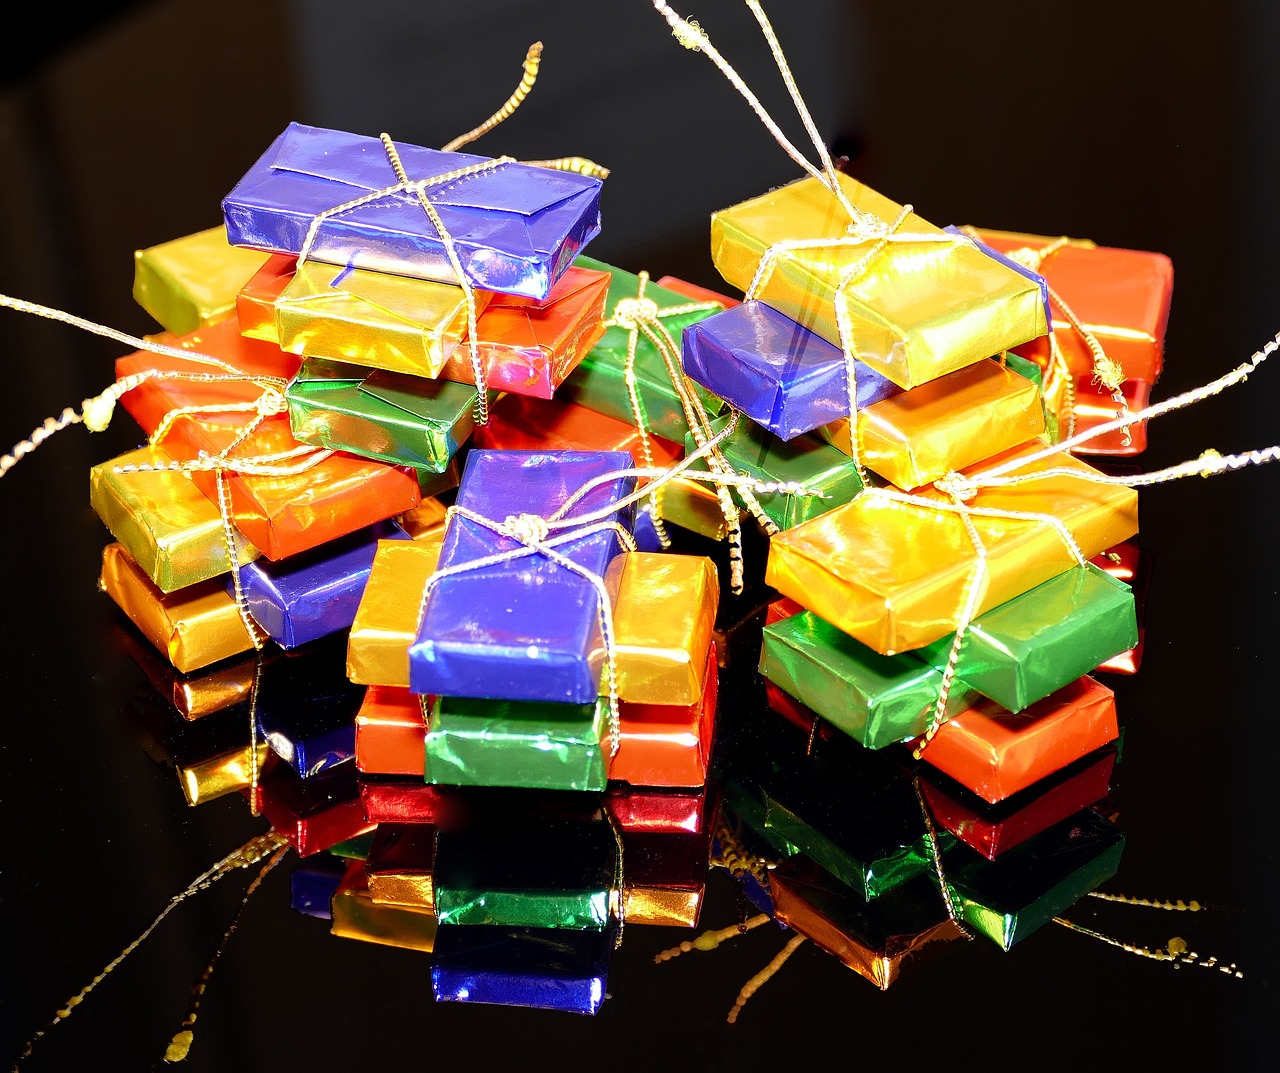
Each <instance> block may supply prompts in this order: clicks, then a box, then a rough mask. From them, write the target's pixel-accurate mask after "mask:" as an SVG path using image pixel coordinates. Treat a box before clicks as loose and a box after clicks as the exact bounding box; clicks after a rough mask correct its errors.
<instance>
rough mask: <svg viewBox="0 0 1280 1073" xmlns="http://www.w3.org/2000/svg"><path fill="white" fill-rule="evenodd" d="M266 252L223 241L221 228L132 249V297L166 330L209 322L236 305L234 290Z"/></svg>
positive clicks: (195, 327)
mask: <svg viewBox="0 0 1280 1073" xmlns="http://www.w3.org/2000/svg"><path fill="white" fill-rule="evenodd" d="M266 259H267V255H266V254H264V253H259V252H258V251H257V250H242V249H238V248H237V247H235V246H232V245H230V244H229V243H228V242H227V232H226V229H225V228H223V227H221V226H219V227H211V228H209V229H208V230H207V231H197V232H196V233H195V234H193V235H186V236H184V237H182V238H176V239H174V240H173V241H171V242H162V243H160V245H158V246H149V247H148V248H147V249H145V250H135V251H134V254H133V298H134V301H136V302H137V303H138V305H140V306H142V308H143V309H145V310H146V311H147V312H148V313H150V314H151V315H152V316H153V317H155V319H156V320H157V321H159V323H160V324H161V325H163V327H164V329H165V331H170V332H176V333H178V334H179V335H183V334H185V333H186V332H194V331H197V330H198V329H200V328H203V327H204V326H205V325H206V324H212V323H213V322H214V321H216V320H221V319H222V318H223V317H225V316H227V315H228V314H230V313H231V312H232V311H233V310H234V309H235V307H236V294H237V292H239V290H240V288H241V287H243V286H244V284H245V282H246V281H247V280H248V279H249V278H250V277H251V276H253V274H254V273H255V272H257V271H258V269H260V268H261V267H262V264H263V262H264V261H266Z"/></svg>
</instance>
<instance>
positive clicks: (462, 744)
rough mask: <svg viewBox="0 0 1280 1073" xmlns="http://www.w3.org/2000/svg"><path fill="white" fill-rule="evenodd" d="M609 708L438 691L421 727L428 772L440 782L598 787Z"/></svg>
mask: <svg viewBox="0 0 1280 1073" xmlns="http://www.w3.org/2000/svg"><path fill="white" fill-rule="evenodd" d="M608 736H609V709H608V703H607V702H606V701H605V699H604V698H600V699H599V700H597V701H595V702H593V703H591V704H557V703H552V702H549V701H505V700H472V699H469V698H464V697H437V698H436V699H435V701H434V703H433V704H432V706H431V721H430V723H429V724H428V727H427V741H426V778H427V781H428V782H429V783H432V784H435V785H445V786H510V787H524V788H528V789H538V790H575V791H601V790H603V789H604V787H605V782H606V781H607V779H608V774H607V767H608V763H607V760H606V758H605V748H606V746H605V741H606V739H607V738H608Z"/></svg>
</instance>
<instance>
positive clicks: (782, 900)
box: [769, 858, 964, 991]
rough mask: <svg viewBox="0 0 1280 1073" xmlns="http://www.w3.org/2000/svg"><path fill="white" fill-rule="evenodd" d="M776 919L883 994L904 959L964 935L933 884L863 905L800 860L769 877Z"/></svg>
mask: <svg viewBox="0 0 1280 1073" xmlns="http://www.w3.org/2000/svg"><path fill="white" fill-rule="evenodd" d="M769 887H770V889H771V890H772V892H773V896H774V898H775V900H776V910H775V912H776V918H777V920H778V921H779V922H780V923H782V924H785V925H786V926H787V927H788V928H790V929H791V930H792V931H794V932H795V933H796V934H797V935H803V936H805V937H806V938H808V939H809V940H811V941H812V942H814V943H816V944H817V945H818V946H819V947H821V948H822V949H823V950H825V951H827V953H829V954H831V955H832V956H833V957H835V958H837V959H838V960H839V961H840V962H841V964H843V965H846V966H847V967H848V968H851V969H853V971H854V972H856V973H857V974H858V975H859V976H862V977H864V978H865V979H867V980H869V981H870V982H871V983H873V984H875V985H876V987H878V988H879V989H880V990H881V991H885V990H887V989H888V988H889V986H890V985H891V984H892V983H893V982H894V981H895V980H896V979H898V977H899V976H900V975H901V973H902V970H903V967H904V965H905V963H906V962H907V961H908V960H911V959H912V958H913V957H915V956H916V955H918V954H919V953H920V952H921V950H923V949H924V948H925V947H926V946H929V945H930V944H932V943H940V942H950V941H951V940H953V939H960V938H963V937H964V932H963V931H961V929H960V928H959V927H958V926H957V925H956V924H954V923H953V922H952V921H951V920H950V919H949V918H948V917H947V915H946V909H945V908H944V907H943V905H942V904H941V900H940V899H939V897H938V886H937V881H936V880H935V879H934V878H932V877H930V876H920V877H917V878H916V879H914V880H912V881H911V882H909V883H904V884H903V885H902V886H901V887H899V888H898V889H897V890H895V891H893V892H892V893H891V894H888V895H886V896H884V897H883V898H877V899H875V900H874V901H871V902H868V901H866V900H865V899H863V898H860V897H859V896H858V895H857V893H856V892H855V891H853V890H851V889H850V888H848V887H846V886H844V885H843V884H842V883H841V882H840V881H839V880H838V879H836V878H835V877H834V876H832V875H829V874H828V873H826V872H824V871H822V869H821V868H818V867H817V866H816V865H814V864H813V863H812V862H810V861H807V860H805V859H804V858H797V859H794V860H791V861H787V862H785V863H783V864H782V865H780V866H779V867H778V868H775V869H774V870H773V871H771V872H770V873H769Z"/></svg>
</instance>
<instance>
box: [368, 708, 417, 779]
mask: <svg viewBox="0 0 1280 1073" xmlns="http://www.w3.org/2000/svg"><path fill="white" fill-rule="evenodd" d="M426 736H427V723H426V718H425V717H424V716H423V713H422V702H421V699H420V698H419V697H418V695H417V694H416V693H410V692H409V690H408V689H405V688H403V687H400V686H369V688H368V690H366V692H365V697H364V703H362V704H361V705H360V710H359V711H358V712H357V713H356V767H357V768H359V769H360V771H362V772H364V773H366V774H372V775H415V776H416V775H421V774H422V772H423V771H424V770H425V769H426V759H425V758H426V753H425V749H426Z"/></svg>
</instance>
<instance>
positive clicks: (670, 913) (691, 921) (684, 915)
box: [622, 883, 707, 928]
mask: <svg viewBox="0 0 1280 1073" xmlns="http://www.w3.org/2000/svg"><path fill="white" fill-rule="evenodd" d="M706 893H707V891H706V884H705V883H704V884H702V885H701V886H698V887H695V888H694V889H692V890H685V889H683V888H681V887H658V886H627V887H626V889H625V890H624V891H623V895H622V915H623V917H624V919H625V920H626V922H627V923H628V924H655V925H658V926H660V927H667V928H696V927H697V926H698V919H699V918H700V917H701V915H702V902H703V899H704V898H705V897H706Z"/></svg>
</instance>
